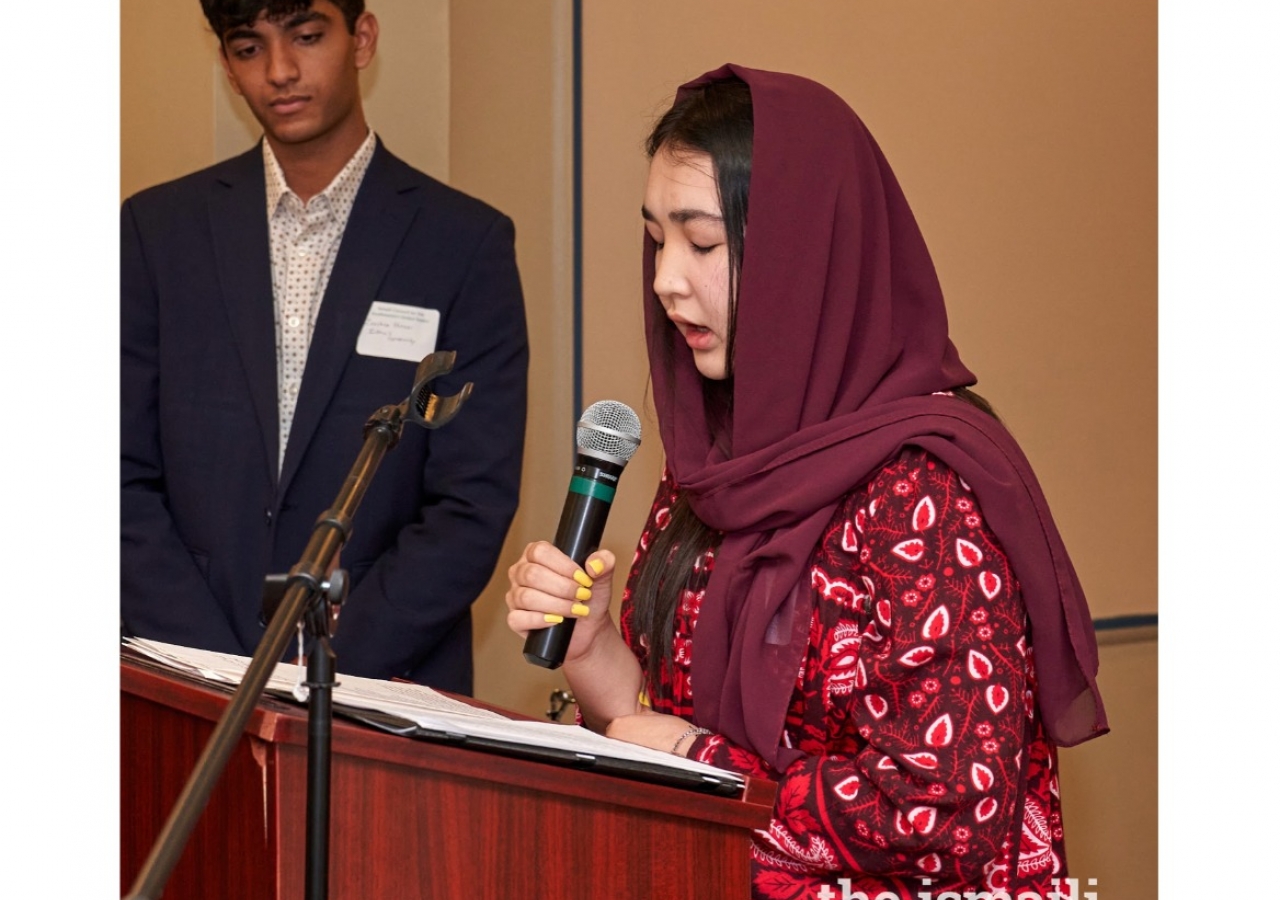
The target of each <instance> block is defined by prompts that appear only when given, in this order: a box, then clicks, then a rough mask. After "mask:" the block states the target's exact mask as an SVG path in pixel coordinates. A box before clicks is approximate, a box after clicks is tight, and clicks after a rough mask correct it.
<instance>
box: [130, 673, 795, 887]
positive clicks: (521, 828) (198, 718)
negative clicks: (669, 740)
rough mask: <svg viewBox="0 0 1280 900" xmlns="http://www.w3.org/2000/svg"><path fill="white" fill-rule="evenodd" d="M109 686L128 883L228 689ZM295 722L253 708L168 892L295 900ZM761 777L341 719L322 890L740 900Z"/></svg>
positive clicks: (268, 704)
mask: <svg viewBox="0 0 1280 900" xmlns="http://www.w3.org/2000/svg"><path fill="white" fill-rule="evenodd" d="M120 686H121V706H120V714H121V737H120V740H121V746H120V751H121V752H120V760H121V782H120V790H121V832H120V837H121V840H120V849H121V881H122V885H121V887H122V894H124V893H127V891H128V889H129V888H130V886H131V885H132V883H133V880H134V879H135V877H136V876H137V874H138V871H139V870H140V869H141V867H142V864H143V862H144V861H145V859H146V857H147V854H148V853H149V852H150V850H151V847H152V845H153V844H154V842H155V840H156V836H157V835H158V834H159V832H160V829H161V828H162V827H163V825H164V822H165V820H166V819H167V818H168V816H169V813H170V811H171V810H172V808H173V804H174V802H175V800H176V799H177V796H178V794H179V793H180V792H181V790H182V787H183V785H184V784H185V783H186V780H187V778H188V777H189V775H190V773H191V772H192V770H193V769H194V767H195V764H196V761H197V759H198V758H199V756H200V753H201V752H202V751H203V750H204V747H205V744H206V742H207V741H208V738H209V736H210V734H212V732H213V727H214V725H215V724H216V723H217V720H218V718H219V717H220V716H221V715H222V712H223V710H224V709H225V708H226V705H227V703H228V701H229V697H230V695H229V694H225V693H221V692H219V691H217V690H216V689H213V688H210V687H208V686H204V685H201V684H197V683H193V682H188V681H185V680H183V679H181V678H178V677H176V676H174V675H172V674H170V673H166V672H161V671H155V670H153V669H151V668H150V667H148V666H144V665H139V664H135V663H133V662H131V661H124V662H122V664H121V669H120ZM566 727H569V726H566ZM306 733H307V721H306V711H305V710H304V709H302V708H300V707H293V706H290V705H288V704H285V703H282V702H279V701H275V700H272V699H270V698H264V699H263V700H262V701H261V702H260V703H259V705H258V708H257V709H255V711H254V713H253V715H252V716H251V718H250V721H249V724H248V726H247V727H246V729H245V734H244V736H243V737H242V738H241V740H240V742H239V744H238V746H237V748H236V750H235V752H234V754H233V755H232V757H231V760H230V761H229V763H228V764H227V768H226V769H225V770H224V771H223V774H222V777H221V778H220V780H219V782H218V784H217V786H216V787H215V788H214V791H213V794H212V796H211V798H210V801H209V805H208V806H207V807H206V809H205V812H204V814H203V815H202V816H201V819H200V822H199V823H198V824H197V825H196V827H195V830H194V831H193V833H192V835H191V838H190V840H189V841H188V842H187V846H186V849H185V851H184V853H183V856H182V859H181V860H180V861H179V863H178V864H177V866H176V867H175V868H174V870H173V873H172V875H171V876H170V878H169V880H168V883H167V885H166V888H165V892H164V898H165V900H218V898H228V900H233V898H234V900H256V898H264V900H284V898H289V900H300V898H302V896H303V893H304V887H303V880H304V864H305V852H306V818H305V813H306ZM773 787H774V786H773V785H772V784H770V783H768V782H763V783H761V782H752V783H750V784H749V785H748V790H747V793H746V794H745V795H744V798H743V799H726V798H722V797H713V796H709V795H704V794H698V793H694V792H690V791H685V790H681V789H678V788H670V787H663V786H659V785H652V784H646V783H643V782H638V781H631V780H628V779H624V778H617V777H612V776H608V775H600V774H597V773H592V772H583V771H577V770H573V769H569V768H565V767H561V766H554V765H549V764H546V763H540V762H535V761H532V760H525V759H516V758H509V757H504V756H498V755H495V754H489V753H484V752H479V751H475V750H470V749H464V748H459V747H450V746H445V745H441V744H432V743H426V742H422V741H415V740H410V739H407V738H402V737H396V736H394V735H389V734H384V733H382V732H378V731H375V730H372V729H368V728H365V727H362V726H359V725H355V724H353V723H350V722H346V721H342V720H336V721H335V722H334V727H333V759H332V782H331V789H330V790H331V816H330V849H329V855H330V885H329V888H330V889H329V896H330V897H331V898H333V900H373V898H396V900H400V898H414V897H420V898H486V897H494V898H506V897H512V898H538V897H547V898H577V897H582V898H587V897H592V898H595V897H609V898H614V897H617V898H627V897H637V898H646V900H647V898H683V897H688V898H699V900H702V898H709V900H710V898H722V897H723V898H731V897H732V898H745V897H747V896H749V895H750V888H749V867H748V850H749V830H750V829H752V828H761V827H764V826H765V825H767V824H768V821H769V813H770V810H771V807H772V803H773Z"/></svg>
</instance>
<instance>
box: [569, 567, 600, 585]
mask: <svg viewBox="0 0 1280 900" xmlns="http://www.w3.org/2000/svg"><path fill="white" fill-rule="evenodd" d="M573 580H574V581H576V582H578V584H580V585H582V586H583V587H584V588H589V587H591V585H593V584H595V582H594V581H592V580H591V576H590V575H588V574H587V573H586V572H584V571H582V570H581V569H579V570H578V571H576V572H574V573H573Z"/></svg>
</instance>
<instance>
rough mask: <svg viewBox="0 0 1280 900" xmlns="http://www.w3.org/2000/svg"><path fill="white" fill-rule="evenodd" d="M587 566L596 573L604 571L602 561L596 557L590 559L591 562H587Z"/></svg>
mask: <svg viewBox="0 0 1280 900" xmlns="http://www.w3.org/2000/svg"><path fill="white" fill-rule="evenodd" d="M587 566H588V568H590V569H591V571H592V572H595V573H596V574H597V575H599V574H600V573H601V572H603V571H604V563H602V562H600V560H598V559H593V560H591V562H589V563H587Z"/></svg>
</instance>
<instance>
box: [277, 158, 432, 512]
mask: <svg viewBox="0 0 1280 900" xmlns="http://www.w3.org/2000/svg"><path fill="white" fill-rule="evenodd" d="M402 170H403V167H402V165H401V164H400V163H399V161H398V160H396V159H395V158H394V157H392V156H391V155H390V154H389V153H388V152H387V151H386V149H384V148H383V146H382V143H381V142H379V143H378V146H377V148H376V149H375V151H374V155H373V159H371V160H370V161H369V168H368V170H367V171H366V172H365V175H364V180H363V181H362V182H361V184H360V190H359V192H358V193H357V194H356V200H355V203H354V204H353V205H352V207H351V216H350V218H349V219H348V220H347V227H346V229H345V230H344V231H343V234H342V243H341V244H340V245H339V247H338V256H337V259H335V260H334V264H333V272H332V274H330V276H329V284H328V287H327V288H325V292H324V300H323V302H322V303H321V304H320V313H319V315H318V316H317V317H316V325H315V331H314V332H313V333H312V335H311V348H310V350H309V351H308V353H307V366H306V369H305V370H304V371H303V375H302V390H301V391H300V392H299V394H298V405H297V408H296V409H295V411H294V414H293V424H292V425H291V426H290V428H289V445H288V446H287V447H286V448H285V458H284V467H283V469H282V470H281V473H280V492H281V495H283V493H284V491H285V490H287V489H288V487H289V482H290V481H291V480H292V479H293V476H294V474H295V473H296V472H297V471H298V466H299V465H300V464H301V462H302V457H303V455H304V454H305V452H306V449H307V445H308V444H310V443H311V439H312V438H313V437H314V436H315V433H316V429H317V428H319V426H320V419H321V417H322V416H323V415H324V411H325V409H326V408H327V407H328V405H329V402H330V401H331V400H332V399H333V394H334V391H335V390H336V389H337V386H338V382H339V381H340V380H341V379H342V372H343V369H345V368H346V365H347V361H348V360H349V359H350V358H351V356H352V354H353V353H355V348H356V340H357V338H359V336H360V328H361V326H363V325H364V320H365V317H366V316H367V315H368V312H369V304H370V303H372V302H373V301H374V300H376V299H377V296H376V295H377V291H378V287H379V285H381V284H382V281H383V278H384V277H385V275H386V272H387V269H388V268H389V267H390V266H391V263H392V260H394V259H395V255H396V251H397V249H398V248H399V246H400V242H401V240H403V238H404V234H405V232H406V231H407V230H408V228H409V225H410V224H411V223H412V222H413V218H414V214H415V210H416V206H415V204H414V202H413V199H412V194H413V189H414V188H415V185H414V184H413V183H412V182H411V181H407V180H401V179H399V178H398V177H397V176H398V173H399V172H400V171H402ZM406 392H407V391H406ZM399 399H401V398H388V401H387V402H389V403H394V402H398V400H399ZM369 413H370V415H372V414H373V413H374V410H372V409H370V410H369ZM352 462H354V460H352Z"/></svg>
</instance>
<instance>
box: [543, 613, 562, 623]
mask: <svg viewBox="0 0 1280 900" xmlns="http://www.w3.org/2000/svg"><path fill="white" fill-rule="evenodd" d="M542 618H543V621H545V622H548V623H550V624H552V625H559V624H560V623H561V622H563V621H564V616H557V615H556V614H555V613H547V614H546V615H545V616H543V617H542Z"/></svg>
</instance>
